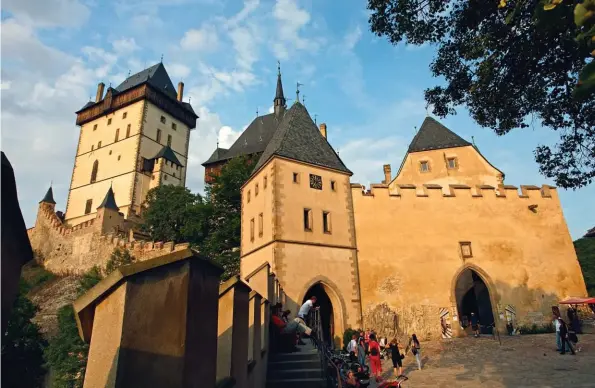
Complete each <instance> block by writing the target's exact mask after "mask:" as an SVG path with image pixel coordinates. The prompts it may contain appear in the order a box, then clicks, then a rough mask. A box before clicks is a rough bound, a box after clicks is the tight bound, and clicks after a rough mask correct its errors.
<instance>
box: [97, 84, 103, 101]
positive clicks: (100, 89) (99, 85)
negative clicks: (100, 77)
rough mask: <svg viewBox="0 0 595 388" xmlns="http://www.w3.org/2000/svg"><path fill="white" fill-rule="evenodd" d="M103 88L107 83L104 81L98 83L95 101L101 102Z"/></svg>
mask: <svg viewBox="0 0 595 388" xmlns="http://www.w3.org/2000/svg"><path fill="white" fill-rule="evenodd" d="M103 89H105V84H104V83H103V82H100V83H99V84H98V85H97V94H96V95H95V102H99V101H101V99H102V98H103Z"/></svg>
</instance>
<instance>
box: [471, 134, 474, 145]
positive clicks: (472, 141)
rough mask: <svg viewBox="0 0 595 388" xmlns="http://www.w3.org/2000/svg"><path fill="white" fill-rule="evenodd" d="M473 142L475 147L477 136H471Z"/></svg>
mask: <svg viewBox="0 0 595 388" xmlns="http://www.w3.org/2000/svg"><path fill="white" fill-rule="evenodd" d="M471 143H473V147H475V136H471Z"/></svg>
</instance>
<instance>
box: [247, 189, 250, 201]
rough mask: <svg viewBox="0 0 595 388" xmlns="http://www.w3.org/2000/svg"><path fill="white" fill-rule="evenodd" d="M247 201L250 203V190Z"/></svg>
mask: <svg viewBox="0 0 595 388" xmlns="http://www.w3.org/2000/svg"><path fill="white" fill-rule="evenodd" d="M247 198H248V203H250V190H248V197H247Z"/></svg>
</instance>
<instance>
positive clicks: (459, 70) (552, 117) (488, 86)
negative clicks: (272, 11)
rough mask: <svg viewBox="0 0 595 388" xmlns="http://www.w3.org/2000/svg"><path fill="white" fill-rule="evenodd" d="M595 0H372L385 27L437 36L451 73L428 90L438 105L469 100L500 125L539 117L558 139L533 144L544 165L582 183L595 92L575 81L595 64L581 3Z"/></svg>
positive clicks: (505, 128) (390, 33)
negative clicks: (583, 93)
mask: <svg viewBox="0 0 595 388" xmlns="http://www.w3.org/2000/svg"><path fill="white" fill-rule="evenodd" d="M591 1H592V0H585V1H575V2H572V1H565V2H561V1H558V3H559V4H558V6H557V7H556V9H553V10H550V11H546V10H544V5H545V4H546V0H516V1H502V0H498V1H496V0H486V1H483V0H471V1H468V0H369V1H368V8H369V9H370V10H371V11H372V14H371V16H370V20H369V21H370V27H371V30H372V32H374V33H376V34H377V35H378V36H385V37H387V38H388V39H389V41H390V42H391V43H393V44H397V43H399V42H402V41H404V42H406V43H409V44H414V45H421V44H424V43H429V44H433V45H435V46H437V54H436V56H435V58H434V60H433V62H432V64H431V66H430V69H431V71H432V74H433V75H434V76H436V77H441V78H443V79H444V80H445V81H446V82H445V83H444V84H443V85H439V86H435V87H433V88H430V89H427V90H426V91H425V97H426V101H427V102H428V103H429V104H432V105H433V112H434V114H436V115H438V116H441V117H444V116H446V115H448V114H454V113H455V107H456V106H459V105H464V106H466V107H467V108H468V109H469V111H470V114H471V116H472V117H473V118H474V120H475V121H476V122H477V123H478V124H480V125H481V126H483V127H489V128H491V129H493V130H494V131H495V133H496V134H498V135H504V134H506V133H508V132H510V131H511V130H513V129H516V128H527V127H530V126H532V124H533V120H534V119H535V118H537V119H539V120H540V121H541V124H542V125H543V126H544V127H549V128H551V129H553V130H555V131H558V133H559V142H558V143H557V144H556V145H555V146H553V147H550V146H548V145H540V146H538V147H537V149H536V150H535V160H536V161H537V163H538V164H539V166H540V171H541V173H542V174H544V175H545V176H547V177H551V178H554V179H555V181H556V184H557V185H558V186H561V187H564V188H579V187H582V186H585V185H587V184H589V183H590V182H592V180H593V177H595V98H576V96H575V95H573V91H574V90H575V86H576V83H577V79H579V74H581V77H583V78H584V77H585V75H584V74H583V72H584V69H586V66H587V65H588V66H595V65H593V62H592V60H590V59H589V58H590V55H591V50H592V49H591V48H590V46H589V44H591V43H589V41H588V40H587V39H584V36H582V39H581V38H580V37H581V34H582V33H584V32H585V31H583V27H581V26H577V24H575V20H574V8H575V4H576V3H588V2H591ZM589 4H590V3H589ZM589 63H590V64H589ZM587 76H588V75H587ZM529 119H530V120H529Z"/></svg>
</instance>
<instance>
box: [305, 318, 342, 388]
mask: <svg viewBox="0 0 595 388" xmlns="http://www.w3.org/2000/svg"><path fill="white" fill-rule="evenodd" d="M310 323H311V327H312V329H314V336H312V337H311V338H312V342H313V343H314V346H315V347H316V349H317V350H318V353H319V354H320V369H321V371H322V373H323V375H324V377H325V380H326V383H327V386H328V387H333V388H342V387H343V380H342V378H341V372H340V371H339V367H337V365H335V363H334V362H333V361H332V360H331V359H330V357H329V355H328V353H329V352H328V349H327V344H326V342H325V341H324V333H323V332H322V322H321V318H320V310H314V311H312V312H311V313H310ZM329 365H332V366H333V368H334V369H335V372H336V374H337V376H336V380H335V382H336V384H332V383H333V380H332V377H331V375H330V373H329Z"/></svg>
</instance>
